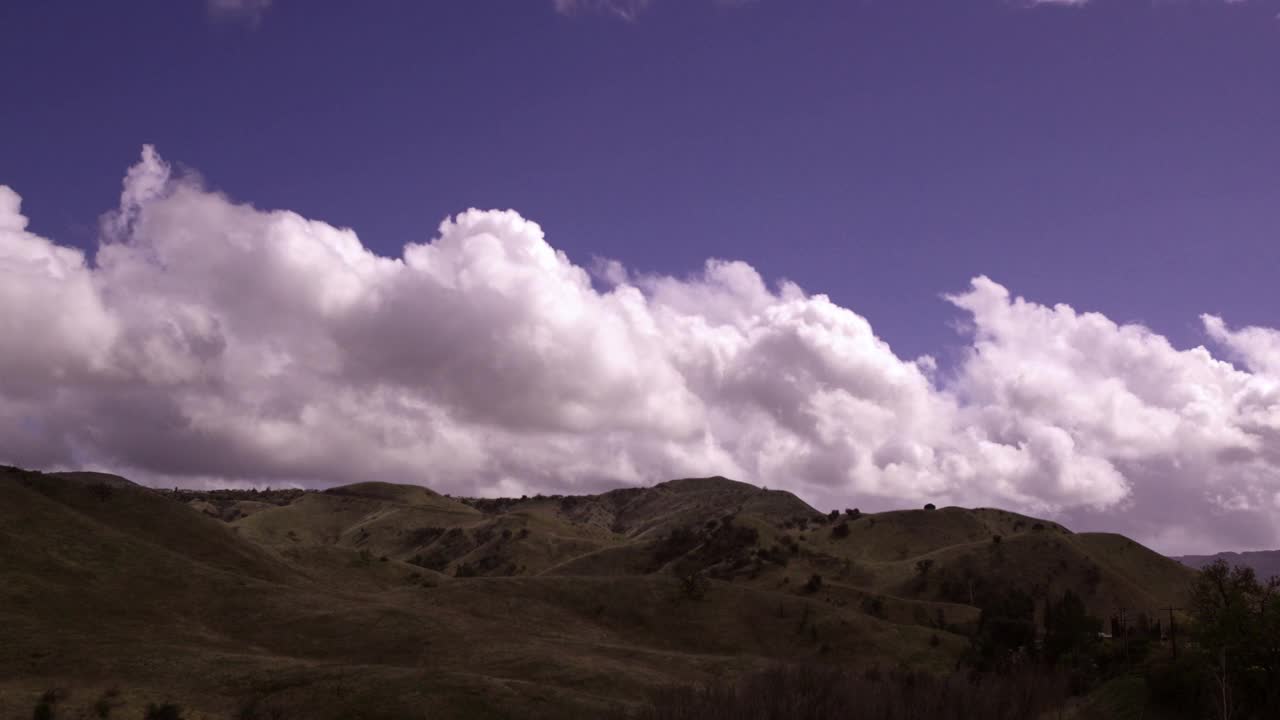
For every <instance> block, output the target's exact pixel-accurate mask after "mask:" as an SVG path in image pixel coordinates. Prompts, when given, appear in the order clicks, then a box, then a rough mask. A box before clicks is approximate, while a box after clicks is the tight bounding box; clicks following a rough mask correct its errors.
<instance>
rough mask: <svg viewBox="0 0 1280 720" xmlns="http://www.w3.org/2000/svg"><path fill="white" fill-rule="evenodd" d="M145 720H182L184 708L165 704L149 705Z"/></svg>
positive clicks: (144, 716)
mask: <svg viewBox="0 0 1280 720" xmlns="http://www.w3.org/2000/svg"><path fill="white" fill-rule="evenodd" d="M142 717H143V720H182V706H181V705H174V704H173V703H163V704H161V705H157V704H155V703H149V704H148V705H147V714H146V715H143V716H142Z"/></svg>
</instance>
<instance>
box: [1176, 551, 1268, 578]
mask: <svg viewBox="0 0 1280 720" xmlns="http://www.w3.org/2000/svg"><path fill="white" fill-rule="evenodd" d="M1174 560H1177V561H1178V562H1180V563H1182V564H1183V565H1186V566H1188V567H1193V568H1195V569H1197V570H1199V569H1201V568H1203V567H1205V566H1206V565H1209V564H1210V563H1212V562H1213V561H1215V560H1225V561H1226V562H1227V564H1228V565H1244V566H1246V567H1251V568H1253V571H1254V572H1255V573H1257V575H1258V578H1259V579H1260V580H1266V579H1267V578H1271V577H1280V550H1256V551H1253V552H1240V553H1238V552H1220V553H1218V554H1216V555H1182V556H1179V557H1175V558H1174Z"/></svg>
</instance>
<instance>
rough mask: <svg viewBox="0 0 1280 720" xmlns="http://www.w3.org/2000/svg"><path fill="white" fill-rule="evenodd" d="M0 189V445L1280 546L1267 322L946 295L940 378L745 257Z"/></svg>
mask: <svg viewBox="0 0 1280 720" xmlns="http://www.w3.org/2000/svg"><path fill="white" fill-rule="evenodd" d="M20 211H21V208H20V201H19V198H18V196H17V194H16V193H14V192H13V191H12V190H10V189H8V188H0V332H2V333H3V337H4V338H6V342H5V343H3V344H0V461H8V462H13V463H17V464H24V465H30V466H40V467H55V466H70V465H76V466H96V467H102V468H109V469H115V470H118V471H122V472H125V473H127V474H131V475H133V476H134V477H137V478H141V479H144V480H150V481H152V482H155V483H164V484H175V483H177V484H199V483H202V482H208V481H215V480H216V481H256V482H263V483H272V482H274V483H277V484H278V483H282V482H299V483H306V484H332V483H343V482H351V481H356V480H364V479H381V480H389V481H400V482H416V483H422V484H426V485H429V486H431V487H434V488H436V489H438V490H441V491H444V492H453V493H468V494H470V493H479V494H520V493H523V492H536V491H543V492H546V491H553V492H554V491H561V492H563V491H569V492H581V491H593V490H599V489H603V488H608V487H615V486H618V485H625V484H644V483H650V482H654V481H659V480H664V479H668V478H672V477H677V476H684V475H705V474H712V473H720V474H725V475H729V476H733V477H737V478H740V479H743V480H747V481H750V482H755V483H758V484H764V485H768V486H770V487H778V488H786V489H790V490H793V491H795V492H797V493H798V494H800V495H801V496H803V497H805V498H806V499H809V500H810V501H812V502H814V503H815V504H817V505H819V506H820V507H845V506H847V505H860V506H862V507H864V508H874V507H886V506H901V505H904V504H905V505H911V506H914V505H919V504H922V503H923V502H925V501H930V502H937V503H960V504H969V505H977V504H983V505H1000V506H1004V507H1010V508H1016V509H1022V510H1027V511H1031V512H1038V513H1045V514H1055V515H1057V516H1059V517H1062V518H1063V519H1068V520H1070V521H1073V522H1076V523H1077V524H1079V525H1083V526H1093V527H1109V528H1113V529H1116V530H1120V531H1124V532H1128V533H1131V534H1133V535H1135V536H1137V537H1138V538H1140V539H1142V540H1146V541H1148V542H1153V543H1155V544H1156V545H1157V546H1158V547H1160V548H1162V549H1166V550H1184V549H1216V548H1219V547H1237V548H1246V547H1262V546H1274V545H1277V544H1280V525H1278V524H1277V520H1276V518H1277V517H1280V512H1278V511H1280V382H1278V381H1277V377H1278V373H1277V368H1278V364H1277V363H1278V361H1277V353H1278V350H1277V348H1278V347H1280V344H1278V342H1277V338H1278V337H1280V333H1277V331H1274V330H1266V329H1260V328H1249V329H1246V330H1238V331H1231V330H1229V329H1227V326H1226V325H1225V323H1224V322H1222V321H1220V320H1218V319H1216V318H1206V321H1205V322H1206V328H1207V331H1208V333H1209V335H1210V336H1211V337H1212V338H1214V340H1215V341H1216V342H1218V343H1219V344H1220V345H1222V346H1223V347H1224V348H1225V349H1226V350H1227V351H1228V353H1229V354H1230V356H1231V357H1236V358H1242V359H1243V360H1244V362H1245V365H1244V368H1245V369H1239V368H1236V367H1234V366H1232V365H1231V364H1229V363H1227V362H1225V361H1223V360H1219V359H1216V358H1215V357H1213V355H1211V354H1210V352H1209V351H1207V350H1205V349H1204V348H1196V349H1193V350H1178V349H1176V348H1174V347H1172V346H1171V345H1170V344H1169V343H1168V341H1166V340H1165V339H1164V338H1163V337H1161V336H1159V335H1157V334H1155V333H1153V332H1151V331H1150V330H1147V329H1145V328H1142V327H1139V326H1133V325H1117V324H1115V323H1113V322H1112V321H1110V320H1108V319H1107V318H1106V317H1104V316H1102V315H1098V314H1093V313H1079V312H1076V311H1075V310H1073V309H1071V308H1069V307H1066V306H1062V305H1059V306H1055V307H1046V306H1043V305H1039V304H1036V303H1031V302H1028V301H1025V300H1022V299H1020V298H1015V297H1012V296H1011V295H1010V294H1009V292H1008V291H1007V290H1006V289H1005V288H1003V287H1002V286H1000V285H998V284H996V283H995V282H993V281H991V280H989V279H987V278H977V279H975V280H974V281H973V282H972V283H971V285H970V287H969V288H968V289H966V290H965V291H964V292H961V293H957V294H954V295H951V296H948V300H949V301H950V302H951V303H953V304H954V305H955V306H956V307H957V309H958V311H960V312H963V313H965V314H966V315H967V316H968V317H969V318H970V323H969V325H970V329H969V331H968V332H969V333H970V337H969V338H968V339H969V340H970V344H969V349H968V352H967V355H966V357H965V358H964V360H963V361H962V362H961V364H960V366H959V367H958V368H957V369H956V370H955V372H954V373H953V374H950V375H948V376H947V377H946V378H940V377H938V372H937V370H936V369H935V366H934V363H933V361H932V360H931V359H930V358H928V357H922V358H915V359H908V358H901V357H899V356H898V355H896V354H895V353H894V352H893V350H892V349H891V348H890V347H889V346H888V345H887V344H886V343H885V342H884V341H883V340H881V339H880V338H879V337H878V336H877V335H876V334H875V331H874V329H873V328H872V327H871V324H870V323H869V322H868V321H867V320H866V318H863V317H861V316H859V315H858V314H857V313H855V312H853V311H852V310H849V309H847V308H843V307H840V306H838V305H836V304H834V303H832V302H831V301H830V300H829V299H828V298H827V297H826V296H823V295H812V294H808V293H806V292H805V291H803V290H802V289H801V288H799V287H797V286H795V285H793V284H790V283H783V284H781V285H778V286H770V285H769V284H768V283H766V282H765V280H764V279H763V278H762V277H761V275H760V274H759V273H758V272H757V271H756V270H755V269H753V268H752V267H750V266H748V265H746V264H744V263H741V262H732V261H723V260H713V261H709V262H708V263H706V265H705V266H704V267H703V268H702V269H701V270H700V271H699V272H697V273H695V274H693V275H690V276H688V277H670V276H662V275H646V274H643V273H637V272H635V271H633V270H628V269H627V268H624V267H622V266H621V265H620V264H618V263H616V262H615V263H604V264H603V265H602V266H601V269H600V271H599V272H597V273H596V275H595V276H594V277H593V276H592V275H591V274H590V273H589V272H588V271H587V270H585V269H584V268H582V267H580V266H578V265H576V264H574V263H573V262H572V261H571V260H570V259H569V258H568V257H566V256H565V255H564V254H563V253H561V252H559V251H557V250H555V248H554V247H552V246H551V245H550V244H548V242H547V240H546V237H545V236H544V233H543V231H542V229H541V228H540V227H539V226H538V225H537V224H535V223H533V222H530V221H529V220H526V219H524V218H522V217H521V216H519V215H518V214H516V213H515V212H511V211H501V212H500V211H477V210H470V211H467V212H464V213H461V214H459V215H458V216H456V217H454V218H450V219H448V220H446V221H445V222H444V223H442V224H441V226H440V228H439V231H438V233H437V235H436V237H435V238H434V239H433V240H431V241H430V242H428V243H425V244H409V245H406V246H405V247H404V250H403V252H402V253H401V254H400V256H399V257H394V258H390V257H382V256H378V255H376V254H374V253H372V252H370V251H369V250H367V249H366V248H365V247H364V246H363V245H362V244H361V242H360V240H359V238H358V237H357V236H356V234H355V233H354V232H353V231H351V230H349V229H344V228H336V227H333V226H330V225H327V224H325V223H322V222H317V221H312V220H307V219H306V218H303V217H301V216H299V215H296V214H294V213H291V212H287V211H263V210H258V209H255V208H253V207H251V206H248V205H243V204H237V203H235V202H233V201H231V200H230V199H228V198H227V197H226V196H224V195H221V194H219V193H216V192H211V191H209V190H207V189H205V188H203V187H202V186H201V185H200V184H199V183H198V181H196V180H194V179H191V178H187V177H175V176H173V174H172V173H171V171H170V169H169V167H168V165H167V164H166V163H165V162H164V161H163V159H161V158H160V157H159V156H158V155H157V154H156V153H155V152H154V150H153V149H151V148H149V147H148V148H146V149H144V152H143V155H142V159H141V160H140V161H139V163H138V164H137V165H135V166H134V167H133V168H132V169H131V170H130V171H129V172H128V174H127V176H126V179H125V183H124V190H123V192H122V195H121V203H120V207H119V208H118V209H117V210H115V211H114V212H112V213H110V214H109V215H108V216H106V217H105V218H104V221H103V226H102V227H103V230H102V233H103V240H102V243H101V245H100V247H99V248H98V251H97V254H96V257H95V258H94V262H93V263H92V265H90V264H89V263H87V262H86V259H85V257H84V256H83V254H82V253H80V252H79V251H76V250H73V249H70V248H66V247H61V246H58V245H56V244H54V243H53V242H51V241H49V240H47V239H44V238H41V237H38V236H36V235H34V234H31V233H29V232H27V231H26V225H27V223H26V219H25V218H24V217H23V216H22V215H21V214H20Z"/></svg>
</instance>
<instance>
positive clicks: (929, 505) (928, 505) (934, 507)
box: [924, 503, 938, 510]
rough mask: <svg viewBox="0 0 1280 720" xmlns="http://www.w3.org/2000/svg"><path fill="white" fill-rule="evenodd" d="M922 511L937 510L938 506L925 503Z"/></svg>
mask: <svg viewBox="0 0 1280 720" xmlns="http://www.w3.org/2000/svg"><path fill="white" fill-rule="evenodd" d="M924 509H925V510H937V509H938V506H937V505H934V504H933V503H926V504H925V506H924Z"/></svg>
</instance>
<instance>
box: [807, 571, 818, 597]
mask: <svg viewBox="0 0 1280 720" xmlns="http://www.w3.org/2000/svg"><path fill="white" fill-rule="evenodd" d="M821 589H822V576H821V575H816V574H815V575H810V576H809V581H808V582H806V583H805V584H804V591H805V592H807V593H809V594H813V593H816V592H818V591H819V590H821Z"/></svg>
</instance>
